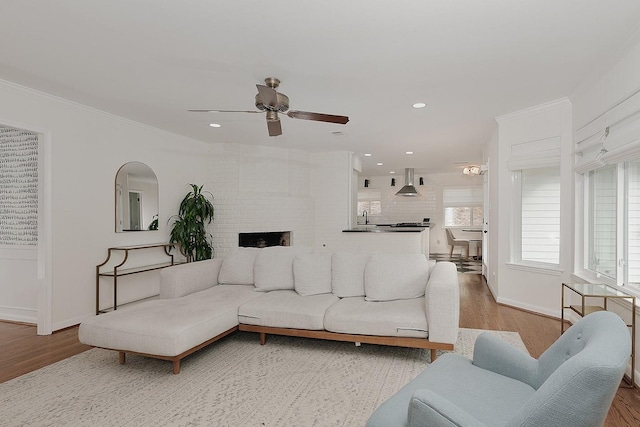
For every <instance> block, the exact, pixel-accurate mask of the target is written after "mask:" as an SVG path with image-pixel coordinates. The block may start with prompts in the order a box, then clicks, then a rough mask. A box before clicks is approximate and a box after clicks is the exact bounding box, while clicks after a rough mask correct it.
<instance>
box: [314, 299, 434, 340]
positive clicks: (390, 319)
mask: <svg viewBox="0 0 640 427" xmlns="http://www.w3.org/2000/svg"><path fill="white" fill-rule="evenodd" d="M324 327H325V329H326V330H327V331H331V332H339V333H343V334H358V335H382V336H391V337H417V338H426V337H427V336H428V332H427V330H428V328H427V317H426V315H425V312H424V298H414V299H403V300H395V301H383V302H374V301H366V300H365V299H364V297H353V298H343V299H341V300H340V301H338V302H337V303H335V304H333V305H332V306H331V307H329V308H328V309H327V312H326V313H325V315H324Z"/></svg>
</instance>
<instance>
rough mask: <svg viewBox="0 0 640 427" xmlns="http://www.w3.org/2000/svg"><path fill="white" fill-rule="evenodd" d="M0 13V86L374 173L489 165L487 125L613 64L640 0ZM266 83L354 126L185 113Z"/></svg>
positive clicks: (117, 1)
mask: <svg viewBox="0 0 640 427" xmlns="http://www.w3.org/2000/svg"><path fill="white" fill-rule="evenodd" d="M0 17H1V24H0V78H2V79H5V80H9V81H12V82H15V83H18V84H22V85H25V86H28V87H31V88H35V89H38V90H42V91H44V92H48V93H51V94H54V95H58V96H60V97H63V98H66V99H69V100H73V101H77V102H80V103H82V104H86V105H89V106H93V107H95V108H98V109H101V110H104V111H108V112H110V113H113V114H116V115H120V116H123V117H127V118H129V119H132V120H136V121H138V122H141V123H145V124H148V125H151V126H155V127H158V128H162V129H166V130H168V131H171V132H175V133H178V134H181V135H185V136H189V137H192V138H196V139H199V140H202V141H210V142H232V143H242V144H257V145H268V146H277V147H287V148H297V149H302V150H310V151H324V150H342V149H347V150H352V151H354V152H356V153H359V154H364V153H371V154H373V156H372V157H370V158H367V159H365V166H364V169H365V173H367V174H370V175H380V174H387V173H389V171H391V170H395V171H396V172H397V173H398V174H402V173H403V169H404V168H405V167H414V168H416V171H417V172H422V173H426V172H451V171H455V170H459V169H460V168H461V167H462V166H460V165H455V164H454V163H455V162H457V161H469V162H470V163H478V162H480V161H481V159H482V149H483V147H484V145H485V143H486V142H487V140H488V139H489V138H490V136H491V134H492V132H493V129H495V126H496V124H495V121H494V117H496V116H499V115H502V114H506V113H510V112H514V111H517V110H520V109H523V108H527V107H530V106H534V105H537V104H540V103H543V102H547V101H551V100H554V99H557V98H560V97H563V96H569V95H571V94H572V92H573V91H575V90H576V88H577V87H578V86H579V85H580V84H581V83H582V82H583V81H584V80H585V79H588V78H591V77H593V75H594V74H597V73H598V71H601V70H603V69H604V68H605V67H608V66H610V65H611V64H610V61H611V60H612V59H614V58H616V55H617V54H619V53H620V51H621V49H622V48H623V47H624V45H625V42H626V41H627V40H628V39H629V37H630V36H632V35H633V34H634V33H635V32H636V31H637V29H638V23H639V22H640V1H638V0H606V1H605V0H485V1H479V0H448V1H447V0H403V1H388V0H387V1H379V0H348V1H347V0H324V1H314V2H311V1H300V0H272V1H268V2H267V1H257V0H243V1H231V0H227V1H216V0H190V1H157V0H94V1H86V0H57V1H50V0H30V1H24V0H1V2H0ZM269 76H274V77H278V78H279V79H280V80H281V81H282V84H281V86H280V88H279V91H281V92H282V93H285V94H286V95H288V96H289V98H290V101H291V102H290V103H291V109H294V110H305V111H314V112H321V113H330V114H339V115H348V116H349V117H350V119H351V120H350V122H349V123H348V124H347V125H344V126H343V125H337V124H328V123H319V122H311V121H306V120H295V119H290V118H288V117H283V118H282V128H283V135H282V136H279V137H271V138H270V137H269V136H268V135H267V127H266V124H265V120H264V116H263V115H258V114H241V113H237V114H229V113H200V114H198V113H188V112H187V109H189V108H215V109H232V110H251V109H255V108H254V105H253V102H254V96H255V94H256V93H257V90H256V87H255V84H256V83H259V84H263V80H264V78H265V77H269ZM419 101H422V102H425V103H427V104H428V106H427V107H426V108H423V109H420V110H417V109H413V108H412V107H411V105H412V104H413V103H415V102H419ZM0 102H2V100H0ZM210 122H217V123H220V124H221V125H222V127H221V128H218V129H213V128H211V127H209V126H208V124H209V123H210ZM336 131H341V132H343V133H344V135H343V136H335V135H333V134H332V132H336ZM405 151H413V152H414V153H415V154H414V155H412V156H408V155H405V154H404V153H405ZM378 161H381V162H384V166H376V165H375V163H376V162H378Z"/></svg>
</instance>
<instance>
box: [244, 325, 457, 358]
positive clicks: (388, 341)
mask: <svg viewBox="0 0 640 427" xmlns="http://www.w3.org/2000/svg"><path fill="white" fill-rule="evenodd" d="M239 329H240V330H241V331H246V332H258V333H259V334H260V344H261V345H264V344H265V343H266V342H267V334H272V335H286V336H290V337H304V338H317V339H323V340H331V341H346V342H354V343H365V344H379V345H390V346H395V347H411V348H428V349H430V350H431V361H432V362H433V361H434V360H436V357H437V355H436V352H437V351H438V350H449V351H452V350H453V344H445V343H439V342H431V341H429V340H427V339H425V338H411V337H383V336H377V335H353V334H341V333H337V332H329V331H311V330H308V329H289V328H272V327H269V326H257V325H243V324H241V325H240V327H239Z"/></svg>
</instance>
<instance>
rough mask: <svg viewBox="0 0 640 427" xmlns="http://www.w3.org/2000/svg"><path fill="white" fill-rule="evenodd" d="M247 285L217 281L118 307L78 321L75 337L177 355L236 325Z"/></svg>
mask: <svg viewBox="0 0 640 427" xmlns="http://www.w3.org/2000/svg"><path fill="white" fill-rule="evenodd" d="M259 295H260V294H256V293H255V292H253V286H238V285H218V286H213V287H211V288H209V289H205V290H204V291H200V292H196V293H193V294H190V295H187V296H184V297H181V298H173V299H158V300H151V301H145V302H142V303H140V304H136V305H132V306H129V307H123V308H122V309H118V310H117V311H112V312H110V313H106V314H101V315H100V316H95V317H92V318H90V319H88V320H86V321H85V322H82V324H81V325H80V329H79V332H78V335H79V338H80V342H82V343H84V344H88V345H93V346H96V347H103V348H110V349H114V350H123V351H127V350H128V351H135V352H138V353H145V354H153V355H158V356H177V355H179V354H181V353H183V352H185V351H187V350H189V349H191V348H193V347H195V346H197V345H199V344H202V343H203V342H205V341H207V340H209V339H211V338H213V337H215V336H217V335H219V334H221V333H223V332H225V331H228V330H229V329H231V328H233V327H235V326H237V325H238V307H239V306H240V305H241V304H242V303H244V302H246V301H249V300H251V299H253V298H256V297H257V296H259Z"/></svg>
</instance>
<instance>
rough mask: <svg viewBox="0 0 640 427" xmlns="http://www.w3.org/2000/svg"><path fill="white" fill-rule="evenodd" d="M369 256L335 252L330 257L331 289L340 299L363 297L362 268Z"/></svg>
mask: <svg viewBox="0 0 640 427" xmlns="http://www.w3.org/2000/svg"><path fill="white" fill-rule="evenodd" d="M370 256H371V255H369V254H351V253H345V252H336V253H334V254H333V256H332V257H331V289H332V291H333V294H334V295H335V296H337V297H340V298H348V297H363V296H364V267H365V265H367V261H368V260H369V257H370Z"/></svg>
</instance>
